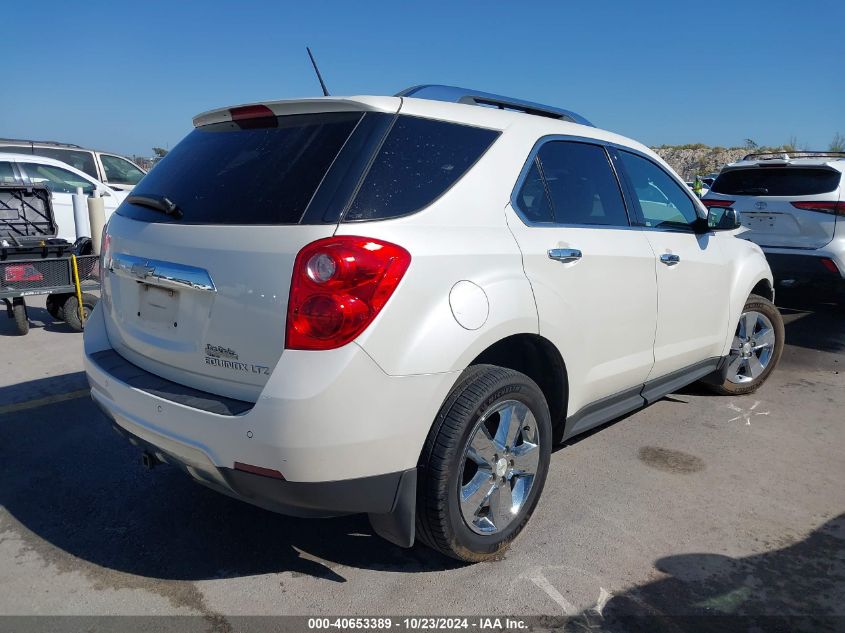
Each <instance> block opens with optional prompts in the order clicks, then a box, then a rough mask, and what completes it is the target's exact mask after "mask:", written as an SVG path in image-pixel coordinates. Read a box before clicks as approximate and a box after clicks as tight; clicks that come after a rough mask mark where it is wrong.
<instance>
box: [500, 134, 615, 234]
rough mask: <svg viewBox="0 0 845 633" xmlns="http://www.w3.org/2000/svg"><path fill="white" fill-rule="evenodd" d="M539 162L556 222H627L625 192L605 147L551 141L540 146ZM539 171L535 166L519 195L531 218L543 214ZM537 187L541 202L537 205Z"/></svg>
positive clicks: (586, 223) (597, 223)
mask: <svg viewBox="0 0 845 633" xmlns="http://www.w3.org/2000/svg"><path fill="white" fill-rule="evenodd" d="M536 162H537V163H538V164H539V167H540V169H541V170H542V176H543V179H544V181H545V185H546V186H545V188H546V190H547V191H548V194H549V197H550V199H551V215H552V217H553V221H554V222H555V223H557V224H576V225H578V224H585V225H594V226H595V225H598V226H628V215H627V213H626V212H625V203H624V202H623V200H622V192H621V191H620V189H619V183H618V182H617V180H616V176H615V175H614V174H613V170H612V168H611V166H610V161H609V160H608V157H607V153H606V152H605V150H604V148H603V147H600V146H598V145H592V144H589V143H577V142H570V141H550V142H548V143H546V144H545V145H543V146H542V148H540V152H539V153H538V154H537V161H536ZM537 173H538V172H537V168H536V166H532V167H531V170H530V171H529V172H528V175H527V177H526V179H525V181H524V183H523V185H522V187H521V188H520V192H519V194H518V195H517V203H518V204H519V206H520V211H522V213H523V215H525V216H526V219H528V220H534V217H532V216H535V215H536V217H538V218H539V217H542V215H544V212H543V208H542V204H543V202H542V198H540V197H539V192H540V190H537V187H536V185H535V179H536V176H535V174H537ZM535 191H537V194H536V197H537V199H538V200H539V204H540V207H537V208H536V209H535V203H534V202H533V200H534V198H535V193H534V192H535ZM529 202H531V204H530V205H529V206H526V204H527V203H529ZM536 221H543V220H536ZM546 221H548V220H546Z"/></svg>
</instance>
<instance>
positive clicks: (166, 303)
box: [138, 284, 179, 328]
mask: <svg viewBox="0 0 845 633" xmlns="http://www.w3.org/2000/svg"><path fill="white" fill-rule="evenodd" d="M138 291H139V293H140V296H139V297H138V318H139V319H140V320H141V321H144V322H146V323H157V324H161V325H163V326H165V327H170V328H175V327H178V319H177V316H178V314H179V291H178V290H172V289H171V288H160V287H159V286H152V285H150V284H139V285H138Z"/></svg>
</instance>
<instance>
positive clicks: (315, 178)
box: [119, 112, 362, 224]
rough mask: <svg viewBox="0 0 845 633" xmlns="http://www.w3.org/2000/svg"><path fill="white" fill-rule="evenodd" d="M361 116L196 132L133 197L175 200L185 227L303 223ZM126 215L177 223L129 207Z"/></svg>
mask: <svg viewBox="0 0 845 633" xmlns="http://www.w3.org/2000/svg"><path fill="white" fill-rule="evenodd" d="M361 116H362V114H361V113H360V112H335V113H321V114H301V115H291V116H281V117H267V118H265V119H252V120H249V121H246V122H244V123H242V124H238V123H234V122H226V123H215V124H212V125H206V126H202V127H199V128H196V129H195V130H194V131H192V132H191V133H190V134H188V136H186V137H185V138H184V139H183V140H182V141H181V142H180V143H179V144H178V145H177V146H176V147H174V148H173V149H172V150H171V151H170V152H169V153H168V154H167V156H165V157H164V158H163V159H162V160H161V162H159V163H158V164H157V165H156V168H155V169H153V170H152V171H151V172H150V173H149V174H147V175H146V176H145V177H144V179H143V180H142V181H141V182H140V183H139V184H138V185H137V186H136V187H135V189H133V191H132V194H133V195H139V196H144V195H149V196H155V197H160V196H164V197H166V198H168V199H169V200H170V201H171V202H173V203H174V204H176V205H177V206H178V207H179V208H180V209H181V211H182V218H181V219H179V220H178V222H181V223H183V224H296V223H298V222H299V221H300V219H301V217H302V215H303V213H304V212H305V209H306V208H307V206H308V203H309V202H310V200H311V198H312V196H313V195H314V192H315V191H316V190H317V187H318V186H319V185H320V182H321V180H322V179H323V176H324V175H325V174H326V172H327V171H328V169H329V167H330V166H331V164H332V161H334V159H335V157H336V156H337V154H338V152H340V150H341V148H342V147H343V144H344V143H345V142H346V139H347V138H348V137H349V135H350V134H351V133H352V131H353V130H354V129H355V126H356V124H357V123H358V121H359V120H360V119H361ZM119 213H120V214H121V215H125V216H128V217H131V218H133V219H136V220H143V221H147V222H172V221H174V220H173V218H172V217H170V216H165V215H164V214H162V213H159V212H156V211H154V210H151V209H148V208H146V207H142V206H139V205H133V204H128V203H124V204H122V205H121V207H120V210H119Z"/></svg>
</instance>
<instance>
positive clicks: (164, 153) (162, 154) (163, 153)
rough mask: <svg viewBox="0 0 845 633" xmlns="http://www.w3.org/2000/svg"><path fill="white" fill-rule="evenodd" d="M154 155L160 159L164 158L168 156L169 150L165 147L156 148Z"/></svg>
mask: <svg viewBox="0 0 845 633" xmlns="http://www.w3.org/2000/svg"><path fill="white" fill-rule="evenodd" d="M153 154H155V155H156V156H158V157H159V158H164V157H165V156H167V150H166V149H164V148H163V147H154V148H153Z"/></svg>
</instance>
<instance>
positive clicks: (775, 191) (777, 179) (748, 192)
mask: <svg viewBox="0 0 845 633" xmlns="http://www.w3.org/2000/svg"><path fill="white" fill-rule="evenodd" d="M840 178H841V174H840V173H839V172H838V171H834V170H832V169H819V168H809V167H786V168H784V167H758V168H752V169H732V170H730V171H726V172H722V173H721V174H719V176H718V178H716V181H715V182H714V183H713V187H711V189H710V190H711V191H713V192H715V193H726V194H729V195H734V196H811V195H814V194H817V193H828V192H829V191H834V190H835V189H836V188H837V187H838V186H839V180H840Z"/></svg>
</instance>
